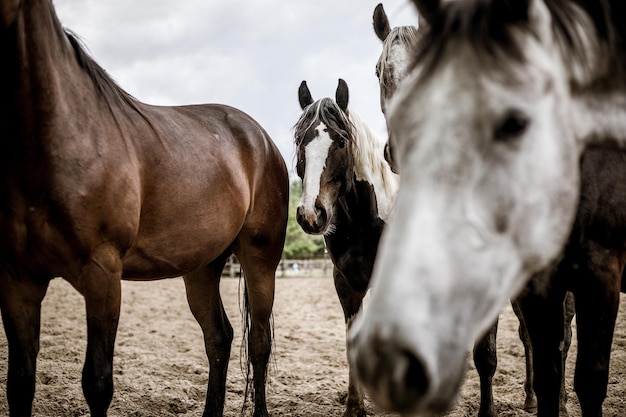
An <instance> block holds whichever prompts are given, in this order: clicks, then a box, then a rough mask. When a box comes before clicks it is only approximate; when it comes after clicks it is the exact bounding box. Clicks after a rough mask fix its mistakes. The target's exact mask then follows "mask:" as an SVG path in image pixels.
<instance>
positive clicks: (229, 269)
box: [222, 256, 333, 278]
mask: <svg viewBox="0 0 626 417" xmlns="http://www.w3.org/2000/svg"><path fill="white" fill-rule="evenodd" d="M332 274H333V263H332V261H331V260H330V258H328V257H324V258H319V259H282V260H281V261H280V263H279V264H278V268H277V269H276V277H278V278H288V277H330V276H332ZM222 276H225V277H231V278H235V277H239V276H241V266H240V265H239V261H238V260H237V258H236V257H234V256H231V257H230V258H229V259H228V262H227V263H226V266H225V267H224V272H223V273H222Z"/></svg>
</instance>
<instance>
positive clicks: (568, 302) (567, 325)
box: [559, 291, 576, 416]
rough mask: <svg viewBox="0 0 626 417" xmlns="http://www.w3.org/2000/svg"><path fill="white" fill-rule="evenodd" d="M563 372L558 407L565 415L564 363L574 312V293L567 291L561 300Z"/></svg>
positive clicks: (570, 336) (567, 351)
mask: <svg viewBox="0 0 626 417" xmlns="http://www.w3.org/2000/svg"><path fill="white" fill-rule="evenodd" d="M563 313H564V322H563V326H564V327H563V332H564V333H563V374H562V378H561V395H560V399H559V401H560V409H561V415H562V416H566V415H568V413H567V397H568V395H567V389H566V386H565V363H566V362H567V354H568V353H569V348H570V345H571V344H572V319H573V318H574V314H576V309H575V307H574V294H572V293H571V292H569V291H568V292H567V293H566V294H565V301H564V302H563Z"/></svg>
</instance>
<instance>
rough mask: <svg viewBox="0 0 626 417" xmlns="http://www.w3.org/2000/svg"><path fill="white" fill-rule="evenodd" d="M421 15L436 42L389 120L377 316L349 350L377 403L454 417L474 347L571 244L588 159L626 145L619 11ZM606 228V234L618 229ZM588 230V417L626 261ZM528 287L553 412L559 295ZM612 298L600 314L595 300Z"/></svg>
mask: <svg viewBox="0 0 626 417" xmlns="http://www.w3.org/2000/svg"><path fill="white" fill-rule="evenodd" d="M414 3H415V4H416V6H417V8H418V10H419V12H420V16H422V17H423V18H424V19H425V20H426V21H427V23H428V30H427V31H426V33H425V36H424V38H423V40H422V41H420V45H419V47H418V48H417V50H416V53H415V56H414V57H415V61H414V62H415V63H414V68H413V70H412V73H411V76H410V79H408V80H407V81H406V82H405V84H404V85H403V87H402V89H401V91H399V92H398V93H397V95H396V97H395V98H394V100H393V102H392V104H391V106H390V108H389V109H388V113H389V114H388V120H389V122H388V126H389V130H390V146H391V152H392V154H393V155H394V156H395V158H394V161H395V163H396V168H397V169H398V172H399V174H400V175H401V177H402V181H401V185H400V188H399V190H398V196H397V200H396V208H395V211H394V216H393V218H392V220H391V221H390V223H389V225H388V227H387V228H386V229H385V232H384V234H383V236H382V238H381V245H380V251H379V254H378V257H377V261H376V265H375V268H374V273H373V276H372V281H371V289H370V291H371V300H370V303H369V304H368V305H367V306H366V308H365V309H364V310H363V313H362V314H360V315H359V317H357V320H356V321H355V322H354V323H353V326H352V328H351V329H350V332H349V338H348V344H349V350H348V352H349V355H350V361H351V365H352V366H353V367H355V368H356V369H357V374H358V377H359V379H360V380H361V382H362V383H363V384H364V385H365V387H366V389H367V391H368V392H369V394H370V396H371V397H372V399H373V400H374V401H375V402H376V403H377V404H379V405H380V406H382V407H383V408H386V409H389V410H394V411H398V412H401V413H406V414H409V413H417V412H431V413H432V412H439V411H442V410H446V409H448V408H449V407H450V406H451V405H452V403H453V401H454V399H455V397H456V395H457V393H458V389H459V386H460V383H461V381H462V378H463V375H464V373H465V369H466V368H465V361H466V353H467V350H468V348H469V346H471V343H472V342H473V341H474V340H475V339H476V338H477V337H479V336H480V335H481V334H483V333H484V331H485V330H486V329H488V327H489V326H490V325H491V324H492V323H493V321H494V320H495V319H496V317H497V316H498V314H499V312H500V311H501V309H502V307H503V306H504V304H505V303H506V302H507V300H509V299H510V298H512V297H514V296H516V295H518V294H519V293H520V292H521V291H522V290H523V289H524V288H525V287H526V285H527V284H528V282H529V280H530V279H531V277H533V276H536V275H535V274H538V273H540V272H541V271H545V270H546V269H548V268H550V267H553V266H554V263H555V261H556V260H557V259H558V258H559V257H560V256H561V255H562V254H563V251H564V248H565V247H566V243H567V238H568V237H569V236H572V239H579V238H580V235H571V232H572V225H573V224H574V220H575V218H576V215H577V212H576V207H577V205H578V201H579V195H580V190H581V187H580V173H581V166H580V162H581V155H582V154H583V151H584V150H585V149H586V147H588V146H590V145H591V144H601V145H602V144H604V145H603V146H607V145H606V143H607V142H611V145H612V146H615V144H617V145H618V146H620V147H626V25H625V24H624V21H623V19H624V16H626V4H625V3H624V2H622V1H619V0H577V1H573V0H572V1H570V0H515V1H514V0H480V1H478V0H476V1H474V0H468V1H457V2H443V1H439V0H414ZM583 163H584V158H583ZM592 196H593V194H592ZM596 201H600V198H599V197H596ZM592 203H593V199H592ZM592 212H593V211H589V212H587V211H583V212H582V213H586V214H588V213H592ZM598 213H599V212H596V213H595V214H594V216H595V215H597V214H598ZM585 219H588V218H585ZM599 224H600V226H602V227H604V228H605V229H600V230H603V231H604V233H607V234H608V235H609V236H610V235H611V234H610V233H609V232H610V229H607V227H608V225H610V223H607V222H601V221H600V222H599ZM576 230H578V229H576ZM586 230H587V232H589V235H588V237H586V239H588V240H587V241H588V242H590V243H589V246H588V247H586V246H585V245H584V244H581V245H579V246H582V247H583V248H584V249H585V250H587V255H591V256H590V257H587V258H584V259H585V262H583V263H581V262H580V259H579V261H578V262H576V263H575V264H574V268H573V269H574V270H575V271H577V272H578V273H581V274H582V275H581V276H582V277H585V278H581V279H578V280H568V282H569V283H572V282H577V283H578V284H577V287H578V288H572V289H573V290H574V291H575V292H576V295H577V297H575V299H576V300H575V301H576V311H577V323H578V324H579V332H580V331H587V332H590V333H587V334H588V335H589V334H592V335H594V336H593V337H590V338H589V340H585V339H584V338H583V337H582V336H580V337H579V342H581V347H579V359H578V364H577V367H576V382H575V385H576V391H577V393H578V396H579V399H580V402H581V408H582V409H583V413H584V415H585V416H597V415H600V414H599V413H601V411H600V410H601V402H602V399H603V394H604V392H605V390H606V383H605V382H606V380H605V376H606V367H607V365H608V361H607V359H608V356H607V355H608V353H607V346H610V337H608V336H610V335H611V334H612V330H610V329H612V324H613V323H614V319H613V318H614V310H615V305H616V304H615V301H613V300H615V299H616V298H617V297H616V296H615V294H616V292H617V291H616V290H619V287H620V285H617V283H619V282H621V273H622V268H623V256H622V253H621V252H619V251H616V250H615V249H614V248H615V246H606V245H616V246H617V247H618V248H619V247H620V245H619V244H616V241H617V242H619V239H615V238H613V239H608V240H607V241H604V240H602V239H600V238H599V236H598V235H597V230H598V229H596V228H595V227H593V228H589V229H586ZM590 238H594V239H596V240H589V239H590ZM598 241H600V243H598ZM594 248H595V249H597V251H595V250H594ZM609 248H613V249H612V250H611V249H609ZM566 252H567V251H566ZM583 253H584V251H583ZM593 268H598V269H599V270H601V268H604V271H603V272H604V275H603V276H604V279H595V280H591V279H589V277H590V276H591V275H590V274H588V273H587V271H589V270H591V269H593ZM548 276H549V275H548ZM608 277H611V278H610V279H609V278H608ZM616 277H618V278H616ZM552 281H553V280H552ZM532 286H533V287H535V290H534V291H533V292H534V293H536V292H537V291H540V292H541V293H542V297H540V298H541V299H543V300H544V304H545V305H546V308H545V309H544V310H543V311H544V312H547V313H550V314H549V315H548V316H546V315H545V314H544V315H543V316H542V315H541V314H540V313H538V312H539V311H541V308H539V307H537V303H529V304H528V306H529V307H530V304H533V305H534V306H535V307H534V308H533V309H532V310H533V311H535V313H534V314H535V317H531V316H527V315H526V314H524V316H525V317H526V318H527V319H530V320H527V321H526V324H527V327H528V330H529V332H530V336H531V340H532V342H533V349H534V354H533V356H534V357H533V359H534V360H535V391H536V392H537V400H538V415H539V416H540V417H543V416H556V415H558V412H559V409H558V408H559V407H558V394H557V395H554V393H558V391H559V386H560V374H561V372H562V365H561V358H562V355H561V350H560V344H561V341H562V338H563V336H562V332H563V321H562V314H563V307H562V304H560V303H559V302H561V303H562V294H563V293H564V290H563V287H562V286H559V285H556V284H555V283H554V282H551V280H547V279H546V278H545V277H543V278H536V279H533V281H532ZM555 287H556V290H553V288H555ZM573 287H574V285H573ZM607 288H608V289H610V291H609V293H608V294H610V297H609V298H610V300H611V303H610V306H609V308H607V307H606V306H602V305H601V304H600V303H599V302H598V301H597V300H600V299H602V296H603V295H604V296H606V294H607V293H603V290H604V289H607ZM585 292H587V295H589V297H585V296H582V294H585ZM546 300H547V301H546ZM591 300H595V301H591ZM523 303H524V302H523ZM528 310H531V309H530V308H529V309H528ZM541 320H543V321H544V323H543V324H542V326H541V327H540V326H539V325H538V324H540V323H539V322H540V321H541ZM533 323H535V324H533ZM607 326H608V327H607ZM539 328H542V329H546V328H551V329H550V330H549V331H545V332H540V331H537V329H539ZM559 328H560V331H559ZM579 334H580V333H579ZM542 337H545V340H544V341H543V344H542V345H541V344H538V343H535V342H536V341H540V340H541V338H542ZM596 337H597V339H596ZM607 341H608V342H607ZM583 358H586V359H583ZM594 358H600V359H601V360H600V362H596V363H595V364H594V361H595V359H594ZM581 361H584V362H585V364H584V365H583V363H581ZM590 365H591V366H590ZM539 372H541V373H539ZM586 388H587V390H586ZM583 391H585V392H583Z"/></svg>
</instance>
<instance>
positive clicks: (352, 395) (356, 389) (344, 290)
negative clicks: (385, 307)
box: [333, 268, 367, 417]
mask: <svg viewBox="0 0 626 417" xmlns="http://www.w3.org/2000/svg"><path fill="white" fill-rule="evenodd" d="M333 278H334V281H335V289H336V290H337V295H338V296H339V302H340V303H341V308H342V309H343V316H344V320H345V323H346V332H347V331H348V330H349V329H350V326H351V325H352V321H353V320H354V317H355V316H356V314H357V313H358V312H359V309H360V308H361V303H362V302H363V297H364V296H365V292H366V291H367V289H364V290H359V289H356V288H354V286H353V285H351V284H350V282H349V281H348V279H347V278H346V277H345V276H344V275H343V274H342V273H341V272H339V271H338V270H337V268H333ZM346 334H347V333H346ZM343 415H344V417H363V416H365V415H367V413H366V412H365V405H364V403H363V392H362V390H361V387H360V386H359V384H358V382H357V378H356V375H355V373H354V370H353V369H352V368H349V369H348V396H347V398H346V410H345V411H344V414H343Z"/></svg>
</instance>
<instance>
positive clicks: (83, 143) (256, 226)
mask: <svg viewBox="0 0 626 417" xmlns="http://www.w3.org/2000/svg"><path fill="white" fill-rule="evenodd" d="M0 52H1V55H2V62H3V64H2V65H1V66H0V236H1V237H0V308H1V310H2V319H3V323H4V328H5V332H6V337H7V341H8V346H9V370H8V380H7V399H8V403H9V409H10V415H11V416H29V415H31V408H32V402H33V397H34V392H35V370H36V359H37V353H38V349H39V330H40V308H41V302H42V300H43V298H44V296H45V293H46V289H47V287H48V283H49V281H50V280H51V279H52V278H53V277H57V276H60V277H63V278H65V279H66V280H67V281H69V282H70V283H71V284H72V285H73V286H74V287H75V288H76V289H77V290H78V291H79V292H80V293H81V294H82V295H83V296H84V298H85V303H86V313H87V353H86V360H85V364H84V368H83V376H82V385H83V392H84V395H85V398H86V400H87V403H88V405H89V408H90V411H91V415H92V416H94V417H99V416H106V414H107V409H108V407H109V404H110V402H111V399H112V395H113V377H112V366H113V350H114V343H115V336H116V331H117V324H118V318H119V311H120V299H121V284H120V280H121V279H134V280H153V279H160V278H167V277H175V276H180V275H183V276H184V281H185V285H186V289H187V298H188V300H189V306H190V308H191V311H192V313H193V314H194V316H195V318H196V319H197V321H198V323H199V324H200V326H201V327H202V330H203V332H204V339H205V345H206V352H207V356H208V360H209V367H210V371H209V382H208V391H207V397H206V406H205V410H204V416H217V415H221V414H222V412H223V407H224V397H225V384H226V372H227V364H228V359H229V353H230V347H231V343H232V339H233V329H232V326H231V325H230V322H229V320H228V318H227V316H226V314H225V311H224V308H223V305H222V300H221V297H220V293H219V282H220V276H221V271H222V269H223V267H224V264H225V262H226V260H227V258H228V256H230V254H231V253H234V254H235V255H236V256H237V257H238V258H239V260H240V262H241V265H242V267H243V270H244V272H245V282H246V289H247V296H246V300H247V301H248V302H249V307H250V312H249V314H250V317H249V319H250V335H249V338H248V352H249V362H250V363H251V366H252V372H253V387H252V389H253V396H254V407H255V409H254V415H255V416H267V415H268V413H267V408H266V401H265V378H266V368H267V363H268V359H269V356H270V350H271V337H272V335H271V328H270V315H271V312H272V305H273V298H274V276H275V270H276V267H277V265H278V262H279V260H280V256H281V253H282V248H283V243H284V238H285V229H286V223H287V209H288V208H287V207H288V175H287V169H286V166H285V162H284V160H283V158H282V157H281V155H280V153H279V151H278V150H277V148H276V146H275V145H274V144H273V142H272V140H271V139H270V137H269V135H268V134H267V133H266V132H265V131H264V130H263V128H262V127H261V126H260V125H259V124H258V123H256V122H255V121H254V120H252V119H251V118H250V117H249V116H248V115H246V114H244V113H243V112H241V111H239V110H236V109H234V108H231V107H228V106H223V105H194V106H183V107H156V106H150V105H146V104H144V103H141V102H139V101H137V100H135V99H134V98H133V97H131V96H129V95H128V94H127V93H126V92H124V91H123V90H122V89H120V88H119V87H118V86H117V85H116V84H115V83H114V82H113V81H112V80H111V79H110V78H109V77H108V76H107V74H106V73H105V71H104V70H103V69H102V68H101V67H99V66H98V65H97V64H96V63H95V62H94V61H93V60H92V59H91V58H90V57H89V56H88V55H87V54H86V53H85V52H84V50H83V49H82V48H81V46H80V45H79V43H78V42H77V40H76V38H75V37H74V36H73V35H71V34H68V33H66V32H65V31H64V30H63V29H62V27H61V24H60V23H59V21H58V19H57V17H56V14H55V12H54V9H53V6H52V4H51V2H50V1H49V0H4V1H3V2H2V3H1V4H0ZM248 369H249V368H248Z"/></svg>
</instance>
